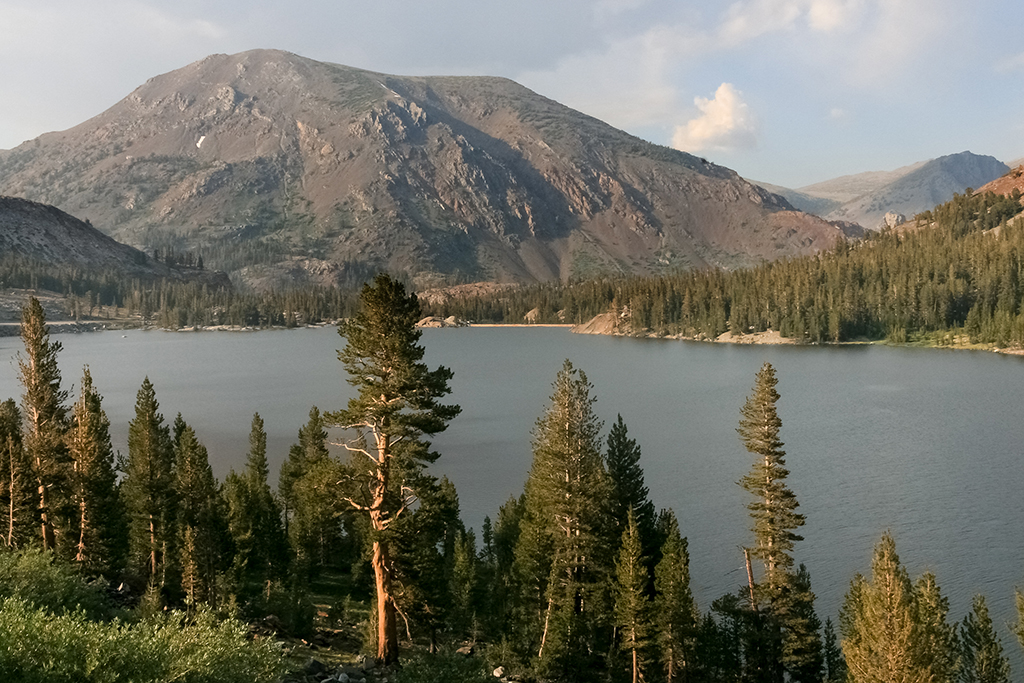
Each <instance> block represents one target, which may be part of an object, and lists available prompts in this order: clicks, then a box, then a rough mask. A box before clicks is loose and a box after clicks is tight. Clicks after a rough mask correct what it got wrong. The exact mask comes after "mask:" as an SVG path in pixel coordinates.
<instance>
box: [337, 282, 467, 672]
mask: <svg viewBox="0 0 1024 683" xmlns="http://www.w3.org/2000/svg"><path fill="white" fill-rule="evenodd" d="M360 302H361V305H362V308H361V310H360V311H359V312H358V313H357V314H356V315H355V316H354V317H352V318H350V319H349V320H348V321H347V322H346V323H344V324H343V325H341V326H339V328H338V332H339V333H340V334H341V335H342V336H344V337H345V338H346V342H347V343H346V346H345V348H344V349H343V350H342V351H340V352H339V353H338V358H339V360H341V362H342V364H343V365H344V366H345V370H346V372H348V375H349V378H348V382H349V384H351V385H352V386H354V387H355V388H356V390H357V392H358V395H357V396H356V397H355V398H352V399H351V400H350V401H349V403H348V406H347V407H346V408H345V409H344V410H340V411H338V412H336V413H332V414H331V415H330V416H329V419H330V420H331V421H332V422H334V423H336V424H338V425H339V426H340V427H342V428H343V429H346V430H351V431H353V432H355V434H356V436H355V438H354V439H351V440H349V441H347V442H346V444H345V445H346V448H347V449H348V450H349V451H350V452H351V453H352V457H353V458H355V459H356V460H357V461H358V470H359V471H365V470H367V469H368V470H369V474H368V477H366V478H365V479H364V481H363V482H362V487H361V490H360V491H359V493H358V494H357V495H355V496H348V497H347V500H348V502H349V503H350V504H351V505H352V506H353V507H354V508H356V509H357V510H361V511H363V512H365V513H366V514H367V515H368V516H369V520H370V527H371V529H372V544H373V555H372V560H371V564H372V566H373V571H374V579H375V585H376V598H377V659H378V661H380V662H381V663H382V664H392V663H394V662H397V661H398V632H397V628H396V626H397V625H396V622H395V603H394V599H395V598H394V594H393V586H392V581H393V575H392V572H393V562H394V560H393V558H392V557H391V543H390V539H389V537H388V533H387V531H388V527H389V526H390V525H391V523H392V521H393V520H395V519H396V518H397V517H398V516H399V515H401V514H402V512H404V511H405V510H406V508H407V506H408V505H409V504H410V502H411V501H412V500H413V498H412V497H411V496H413V495H415V486H416V483H417V481H416V480H417V476H418V475H419V474H420V472H421V471H422V468H423V467H424V466H425V464H427V463H430V462H433V461H435V460H436V459H437V457H438V454H437V453H435V452H433V451H431V450H430V445H429V443H428V442H427V441H425V440H424V439H423V436H424V435H432V434H436V433H438V432H441V431H443V430H444V429H445V428H446V427H447V424H448V422H449V421H450V420H451V419H453V418H454V417H455V416H456V415H458V414H459V412H460V410H461V409H460V408H459V406H457V405H445V404H442V403H440V402H439V399H441V398H442V397H444V396H445V395H447V394H448V393H450V391H451V389H450V388H449V386H448V382H449V380H451V378H452V372H451V370H449V369H448V368H445V367H443V366H442V367H438V368H437V369H435V370H429V369H428V368H427V366H426V364H424V363H423V362H422V360H423V354H424V349H423V347H422V346H420V344H419V338H420V334H421V333H420V331H419V330H417V329H416V323H417V322H418V320H419V316H420V305H419V300H418V299H417V298H416V295H415V294H408V295H407V294H406V293H405V287H404V286H403V285H402V284H401V283H400V282H397V281H395V280H393V279H392V278H390V277H389V276H387V275H384V274H380V275H377V276H376V277H375V278H374V280H373V283H372V285H370V284H367V285H365V286H364V287H363V289H362V292H361V294H360ZM357 498H358V500H357Z"/></svg>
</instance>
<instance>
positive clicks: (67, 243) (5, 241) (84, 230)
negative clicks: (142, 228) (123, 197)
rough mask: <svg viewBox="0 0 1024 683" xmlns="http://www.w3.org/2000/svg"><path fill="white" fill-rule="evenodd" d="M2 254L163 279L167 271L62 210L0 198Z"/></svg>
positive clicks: (30, 202) (11, 198) (0, 242)
mask: <svg viewBox="0 0 1024 683" xmlns="http://www.w3.org/2000/svg"><path fill="white" fill-rule="evenodd" d="M0 254H18V255H20V256H26V257H28V258H32V259H35V260H38V261H43V262H44V263H48V264H53V265H75V266H81V267H87V268H95V269H104V268H109V269H115V270H118V271H121V272H126V273H132V274H137V275H154V276H156V275H164V274H166V272H167V268H166V267H164V266H163V265H162V264H158V263H152V262H151V261H150V260H149V259H148V258H147V257H146V255H145V254H144V253H142V252H141V251H139V250H137V249H134V248H132V247H129V246H128V245H126V244H121V243H120V242H117V241H116V240H114V239H112V238H110V237H108V236H107V235H104V234H103V233H102V232H100V231H99V230H97V229H95V228H94V227H93V226H92V225H90V224H88V223H86V222H84V221H81V220H79V219H77V218H75V217H74V216H71V215H69V214H67V213H64V212H63V211H61V210H60V209H57V208H55V207H53V206H47V205H46V204H40V203H38V202H33V201H28V200H25V199H19V198H15V197H0Z"/></svg>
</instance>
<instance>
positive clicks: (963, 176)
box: [761, 152, 1009, 229]
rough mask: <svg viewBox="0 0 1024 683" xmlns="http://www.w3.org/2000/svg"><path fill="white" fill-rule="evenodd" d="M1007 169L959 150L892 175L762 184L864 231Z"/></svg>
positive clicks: (808, 208)
mask: <svg viewBox="0 0 1024 683" xmlns="http://www.w3.org/2000/svg"><path fill="white" fill-rule="evenodd" d="M1008 170H1009V167H1008V166H1007V165H1006V164H1004V163H1002V162H1001V161H999V160H997V159H995V158H994V157H990V156H981V155H978V154H972V153H971V152H961V153H959V154H950V155H947V156H943V157H939V158H937V159H931V160H929V161H922V162H918V163H916V164H912V165H910V166H904V167H902V168H898V169H896V170H895V171H871V172H868V173H858V174H856V175H848V176H842V177H840V178H834V179H832V180H826V181H824V182H820V183H815V184H813V185H807V186H805V187H801V188H799V189H796V190H790V189H787V188H782V187H777V186H766V185H765V184H763V183H762V184H761V186H762V187H767V188H768V189H770V191H772V192H775V193H776V194H779V195H781V196H783V197H785V198H786V199H787V200H788V201H789V202H790V203H791V204H792V205H793V206H794V207H796V208H798V209H800V210H803V211H808V212H810V213H814V214H816V215H819V216H822V217H824V218H826V219H827V220H830V221H849V222H851V223H858V224H860V225H862V226H864V227H865V228H868V229H877V228H879V227H881V225H882V223H883V220H884V218H885V214H887V213H890V212H891V213H898V214H903V215H904V216H905V217H906V218H911V217H913V216H914V215H915V214H917V213H919V212H921V211H925V210H927V209H931V208H933V207H935V206H937V205H938V204H943V203H945V202H947V201H949V200H950V199H952V198H953V194H954V193H963V192H964V190H966V189H967V188H969V187H970V188H978V187H980V186H982V185H984V184H985V183H987V182H989V181H991V180H993V179H995V178H998V177H1000V176H1001V175H1003V174H1004V173H1006V172H1007V171H1008Z"/></svg>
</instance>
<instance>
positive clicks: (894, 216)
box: [881, 211, 907, 228]
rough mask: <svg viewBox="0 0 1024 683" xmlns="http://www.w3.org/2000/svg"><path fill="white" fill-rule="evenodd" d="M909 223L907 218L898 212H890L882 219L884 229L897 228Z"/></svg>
mask: <svg viewBox="0 0 1024 683" xmlns="http://www.w3.org/2000/svg"><path fill="white" fill-rule="evenodd" d="M906 222H907V217H906V216H904V215H903V214H902V213H899V212H896V211H888V212H886V214H885V216H884V217H883V218H882V225H881V227H883V228H895V227H896V226H897V225H903V224H904V223H906Z"/></svg>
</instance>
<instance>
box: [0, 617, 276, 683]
mask: <svg viewBox="0 0 1024 683" xmlns="http://www.w3.org/2000/svg"><path fill="white" fill-rule="evenodd" d="M246 633H247V628H246V626H245V625H244V624H242V623H241V622H238V621H235V620H232V619H229V620H225V621H219V620H218V619H217V618H216V617H215V615H214V614H213V613H212V612H210V611H209V610H206V609H201V610H199V611H198V612H196V613H195V614H192V615H189V616H186V615H184V614H182V613H180V612H171V613H169V614H167V615H161V616H159V617H154V618H150V619H146V620H143V621H141V622H139V623H136V624H129V623H125V622H122V621H119V620H114V621H110V622H97V621H92V620H91V619H89V618H88V617H87V616H86V614H85V613H84V612H82V611H78V612H73V613H65V614H53V613H52V612H49V611H46V610H43V609H39V608H36V607H33V606H32V605H30V604H28V603H27V602H25V601H24V600H21V599H18V598H7V599H5V600H4V601H3V602H2V603H0V680H5V681H21V682H22V683H52V682H53V681H80V682H81V683H129V682H130V683H161V682H164V681H181V682H182V683H261V682H267V683H270V682H271V681H276V680H278V678H279V676H280V674H281V671H282V660H283V657H282V653H281V651H280V648H279V647H278V646H277V644H275V643H273V642H270V641H264V642H259V641H257V642H252V641H249V640H247V639H246Z"/></svg>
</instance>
